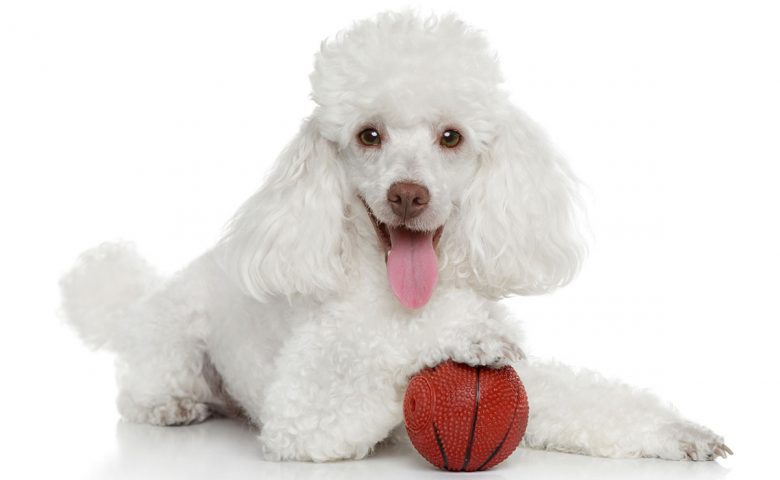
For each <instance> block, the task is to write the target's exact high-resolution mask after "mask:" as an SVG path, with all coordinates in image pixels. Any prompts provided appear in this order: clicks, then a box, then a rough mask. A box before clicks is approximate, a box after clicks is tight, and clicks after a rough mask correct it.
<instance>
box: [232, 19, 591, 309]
mask: <svg viewBox="0 0 780 480" xmlns="http://www.w3.org/2000/svg"><path fill="white" fill-rule="evenodd" d="M311 79H312V86H313V98H314V100H315V101H316V102H317V104H318V107H317V108H316V110H315V111H314V114H313V115H312V117H310V118H309V119H308V120H307V121H306V122H305V124H304V126H303V127H302V129H301V132H300V134H299V136H298V137H297V138H296V139H295V140H294V141H293V142H292V143H291V144H290V145H289V146H288V147H287V149H286V151H285V152H284V153H283V154H282V155H281V157H280V158H279V160H278V161H277V164H276V167H275V169H274V171H273V172H272V174H271V176H270V178H269V179H268V181H267V182H266V184H265V185H264V186H263V188H262V189H261V190H260V191H259V192H258V193H257V194H256V195H255V196H253V197H252V198H251V199H250V200H249V201H248V202H247V203H246V204H245V205H244V207H243V208H242V209H241V210H240V211H239V212H238V214H237V215H236V217H235V218H234V220H233V223H232V224H231V227H230V230H229V232H228V234H227V235H226V237H225V238H224V239H223V246H224V247H225V248H224V252H225V253H226V255H227V256H226V265H227V267H228V269H229V271H231V272H232V273H234V274H235V276H236V277H237V278H238V279H239V282H240V283H241V285H242V286H243V288H244V289H245V291H246V292H247V293H249V294H251V295H253V296H255V297H257V298H259V299H264V298H267V297H268V296H269V295H279V294H282V295H293V294H303V295H314V296H318V297H322V296H326V295H328V294H330V293H333V292H338V291H339V290H341V289H342V288H343V286H344V285H345V284H346V279H347V277H348V275H349V268H350V267H348V265H350V264H351V261H350V260H351V259H350V256H351V249H352V248H354V247H355V245H354V242H355V241H356V240H355V239H354V238H350V235H349V234H348V232H349V231H350V229H349V228H348V223H349V222H350V221H353V217H351V216H350V214H349V213H347V209H346V206H347V205H348V204H354V203H355V201H354V200H355V198H358V199H359V204H360V205H362V207H361V208H362V209H364V211H363V212H361V214H362V215H366V216H367V217H368V218H370V219H371V222H372V224H373V226H374V230H375V232H376V245H375V248H376V251H377V253H376V254H377V255H383V256H385V257H386V260H387V269H388V278H389V282H390V286H391V287H392V290H393V291H394V292H395V294H396V296H397V297H398V299H399V300H400V301H401V303H403V304H404V305H405V306H407V307H409V308H417V307H420V306H422V305H424V304H425V303H426V302H427V300H428V298H430V295H431V293H432V291H433V289H434V287H435V284H436V281H437V276H442V277H444V278H446V279H448V280H449V281H452V282H459V283H462V284H467V285H469V286H470V287H471V288H474V289H476V290H478V291H480V292H482V293H483V294H485V295H487V296H490V297H501V296H504V295H508V294H512V293H516V294H532V293H541V292H545V291H548V290H550V289H553V288H555V287H558V286H560V285H562V284H565V283H566V282H568V281H569V280H570V279H571V278H572V276H573V275H574V273H575V272H576V271H577V269H578V267H579V264H580V260H581V257H582V245H581V242H580V237H579V235H578V232H577V228H576V225H575V215H574V213H575V212H574V201H573V200H574V195H575V182H574V180H573V178H572V176H571V174H570V173H569V171H568V168H567V166H566V164H565V162H564V161H563V160H562V159H561V158H559V157H558V156H557V155H556V154H555V153H554V152H553V151H552V149H551V148H550V147H549V146H548V145H547V142H546V140H545V138H544V137H543V135H542V134H541V132H540V131H539V129H538V128H537V127H536V125H534V124H533V123H532V122H531V121H530V120H529V119H528V118H526V117H525V116H524V115H523V114H522V113H521V112H520V111H519V110H517V109H516V108H515V107H513V106H512V105H511V104H510V102H509V101H508V98H507V94H506V92H504V91H503V90H501V88H500V83H501V81H502V80H501V74H500V72H499V70H498V66H497V63H496V61H495V57H494V55H493V54H492V53H491V52H490V50H489V48H488V46H487V43H486V41H485V39H484V38H483V37H482V36H481V35H480V34H479V33H477V32H474V31H472V30H470V29H469V28H468V27H466V26H465V25H464V24H463V23H462V22H460V21H459V20H458V19H456V18H454V17H452V16H446V17H442V18H440V19H420V18H418V17H416V16H414V15H412V14H407V13H404V14H383V15H380V16H379V17H378V18H377V19H375V20H371V21H364V22H362V23H359V24H357V25H356V26H355V27H353V28H352V29H351V30H349V31H347V32H345V33H342V34H340V35H338V36H337V37H336V38H335V39H334V40H332V41H330V42H326V43H325V44H324V45H323V47H322V51H321V52H320V54H319V55H318V57H317V61H316V66H315V71H314V73H313V74H312V78H311Z"/></svg>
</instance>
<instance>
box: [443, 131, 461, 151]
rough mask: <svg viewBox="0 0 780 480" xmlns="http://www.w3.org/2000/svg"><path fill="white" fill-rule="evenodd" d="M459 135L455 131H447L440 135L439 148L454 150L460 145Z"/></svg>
mask: <svg viewBox="0 0 780 480" xmlns="http://www.w3.org/2000/svg"><path fill="white" fill-rule="evenodd" d="M460 139H461V136H460V133H459V132H458V131H457V130H447V131H445V132H444V133H442V134H441V142H440V143H441V146H442V147H446V148H455V147H457V146H458V144H459V143H460Z"/></svg>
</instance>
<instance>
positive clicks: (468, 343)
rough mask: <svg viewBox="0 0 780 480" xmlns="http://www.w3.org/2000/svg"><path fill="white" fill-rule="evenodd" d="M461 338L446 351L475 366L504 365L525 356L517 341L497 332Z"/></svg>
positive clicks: (450, 356) (456, 359) (458, 359)
mask: <svg viewBox="0 0 780 480" xmlns="http://www.w3.org/2000/svg"><path fill="white" fill-rule="evenodd" d="M460 340H461V341H459V342H457V343H456V344H455V345H452V346H451V347H450V348H448V349H446V353H447V354H448V356H449V358H451V359H452V360H454V361H456V362H459V363H465V364H468V365H471V366H473V367H476V366H489V367H503V366H506V365H509V364H511V363H512V362H515V361H517V360H522V359H523V358H525V354H524V353H523V351H522V350H521V349H520V347H519V346H518V345H517V343H515V342H514V341H512V340H511V339H510V338H508V337H506V336H504V335H501V334H499V333H497V332H485V333H482V334H478V335H475V336H472V337H469V336H465V337H463V338H462V339H460Z"/></svg>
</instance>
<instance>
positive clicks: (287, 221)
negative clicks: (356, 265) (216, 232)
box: [217, 118, 348, 301]
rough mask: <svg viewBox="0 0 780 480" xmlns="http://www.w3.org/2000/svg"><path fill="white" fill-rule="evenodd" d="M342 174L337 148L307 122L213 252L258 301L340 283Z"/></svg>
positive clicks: (320, 291) (318, 292)
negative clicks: (216, 251)
mask: <svg viewBox="0 0 780 480" xmlns="http://www.w3.org/2000/svg"><path fill="white" fill-rule="evenodd" d="M344 195H345V187H344V173H343V170H342V168H341V165H340V164H339V162H338V157H337V155H336V146H335V145H334V144H333V143H332V142H330V141H328V140H326V139H325V138H323V137H322V136H321V135H320V132H319V128H318V127H317V121H316V119H313V118H310V119H308V120H307V121H306V122H305V123H304V125H303V126H302V127H301V130H300V132H299V133H298V136H297V137H296V138H295V139H294V140H293V141H292V142H291V143H290V144H289V145H288V146H287V148H286V149H285V150H284V151H283V152H282V154H281V155H280V156H279V158H278V159H277V161H276V164H275V166H274V168H273V170H272V172H271V174H270V176H269V177H268V179H267V180H266V182H265V184H264V185H263V186H262V187H261V188H260V190H259V191H258V192H257V193H255V194H254V195H253V196H252V197H250V198H249V200H247V201H246V202H245V203H244V205H243V206H242V207H241V208H240V209H239V210H238V212H237V213H236V215H235V216H234V217H233V219H232V221H231V222H230V225H229V227H228V231H227V233H226V235H225V236H224V238H223V239H222V240H221V241H220V244H219V245H218V247H217V250H218V256H219V259H220V262H221V263H222V266H223V268H224V269H225V271H226V272H228V274H229V275H230V276H231V277H232V278H233V279H234V280H235V281H236V283H237V284H238V285H239V286H240V287H241V289H242V290H243V291H244V292H245V293H246V294H248V295H251V296H253V297H255V298H256V299H258V300H260V301H265V300H267V299H268V298H269V297H272V296H278V295H281V296H287V297H290V296H292V295H296V294H302V295H314V296H317V297H318V298H321V297H323V296H326V295H327V294H328V293H330V292H335V291H337V290H338V289H339V288H340V287H341V286H343V285H344V284H345V280H346V279H345V276H346V271H345V268H344V265H345V262H343V261H342V258H343V256H344V255H348V252H346V250H347V249H348V241H347V238H346V235H345V229H344V208H345V196H344Z"/></svg>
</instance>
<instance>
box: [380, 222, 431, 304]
mask: <svg viewBox="0 0 780 480" xmlns="http://www.w3.org/2000/svg"><path fill="white" fill-rule="evenodd" d="M388 230H390V244H391V245H392V248H391V250H390V254H389V255H388V257H387V277H388V278H389V279H390V287H391V288H392V289H393V293H395V296H396V297H398V300H399V301H400V302H401V304H402V305H403V306H404V307H406V308H420V307H422V306H423V305H425V304H426V303H428V300H430V299H431V295H433V288H434V287H435V286H436V280H437V279H438V277H439V270H438V267H437V265H436V253H435V252H434V251H433V232H413V231H411V230H407V229H405V228H388Z"/></svg>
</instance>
